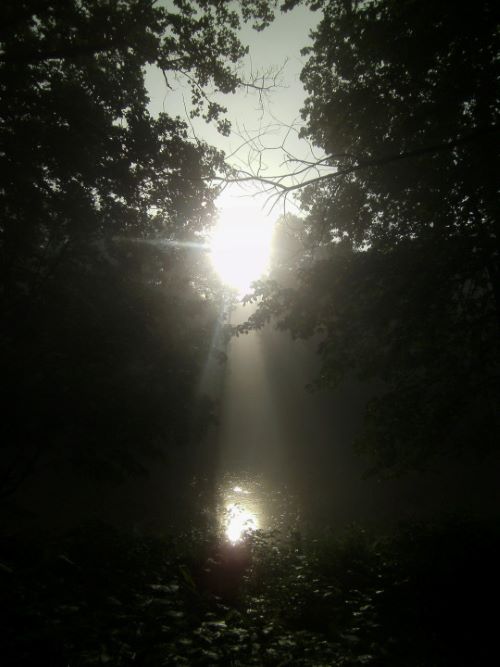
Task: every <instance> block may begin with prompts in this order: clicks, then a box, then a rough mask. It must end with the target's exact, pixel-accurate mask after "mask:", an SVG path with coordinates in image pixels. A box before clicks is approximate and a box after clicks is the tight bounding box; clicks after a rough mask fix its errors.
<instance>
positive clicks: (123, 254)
mask: <svg viewBox="0 0 500 667" xmlns="http://www.w3.org/2000/svg"><path fill="white" fill-rule="evenodd" d="M272 4H273V3H268V2H242V3H232V4H231V5H228V4H227V3H220V2H216V1H213V2H212V1H208V2H205V1H203V2H201V1H200V2H195V1H193V2H190V1H188V2H184V1H182V2H181V1H178V2H177V1H175V2H173V3H167V4H159V3H157V2H153V1H152V0H120V1H119V2H113V3H109V2H107V1H106V0H68V1H67V2H50V1H49V0H20V1H19V2H18V1H16V2H6V3H2V7H1V9H0V90H1V98H2V103H1V127H0V133H1V144H2V151H1V153H0V163H1V172H2V186H1V190H0V210H1V224H0V257H1V276H0V304H1V311H2V325H1V331H0V348H1V362H0V363H1V370H0V372H1V374H2V398H1V401H2V408H3V412H4V415H5V416H4V418H3V419H2V426H1V431H2V434H1V437H0V440H1V442H2V452H1V454H0V458H1V462H0V465H1V469H2V474H1V476H2V477H3V479H2V480H1V482H0V483H1V484H2V485H3V487H2V491H3V492H4V493H10V492H11V491H12V490H14V489H15V488H16V486H17V484H18V483H19V482H20V480H22V479H23V478H24V476H25V475H26V474H27V473H28V472H29V471H30V470H31V469H32V468H33V466H34V465H35V463H36V462H37V461H38V460H39V458H40V457H42V458H43V457H45V458H47V457H49V456H52V457H53V458H54V455H55V454H57V455H58V456H57V457H55V458H60V457H59V455H64V458H66V459H70V460H73V461H78V462H84V463H85V464H86V465H91V466H93V467H94V468H95V469H97V470H99V471H100V472H101V473H105V472H106V471H107V470H108V471H109V470H114V471H115V472H119V471H120V470H121V471H124V470H125V471H127V470H132V469H137V468H140V460H139V459H137V457H136V453H137V452H141V451H146V450H151V449H156V450H158V449H161V447H162V446H165V445H168V444H170V443H172V442H173V441H176V442H181V441H183V440H186V438H187V437H188V434H189V432H190V431H191V432H192V430H193V429H191V426H190V425H191V422H192V421H193V414H194V412H193V400H194V392H195V388H196V383H197V380H198V376H199V372H200V370H201V368H202V365H203V362H204V361H205V360H206V355H207V354H208V351H209V347H210V342H211V327H212V326H213V325H214V322H215V319H216V316H217V312H216V308H215V306H214V302H213V300H212V299H211V296H212V294H211V290H213V289H215V288H214V287H213V285H210V283H209V272H207V267H206V266H205V264H204V261H205V260H204V256H203V253H202V252H198V253H196V252H195V251H193V250H190V249H186V248H185V247H184V246H183V245H182V244H183V243H184V242H187V243H188V244H189V243H190V242H193V241H197V240H199V236H198V235H199V233H200V232H201V231H203V230H204V229H205V228H206V227H207V226H208V225H210V224H211V221H212V220H213V215H214V207H213V199H214V196H215V194H216V190H215V189H214V188H212V187H210V186H209V182H210V179H211V177H213V176H214V175H215V174H216V173H219V174H220V173H221V172H222V171H223V170H224V166H223V159H222V155H221V154H220V153H219V152H218V151H216V150H215V149H213V148H211V147H209V146H207V145H205V144H204V143H203V142H201V141H194V140H190V139H189V137H188V126H187V124H186V123H185V122H184V121H183V120H181V119H180V118H178V117H175V118H173V117H171V116H170V115H168V112H165V113H161V114H159V116H158V117H152V116H151V114H150V113H149V111H148V102H149V99H148V94H147V90H146V86H145V72H146V69H145V68H146V67H147V66H149V65H151V66H157V67H159V68H160V69H161V70H162V71H163V74H164V76H165V82H166V85H170V79H169V77H170V76H171V75H178V76H182V77H184V78H185V80H186V81H187V82H189V85H190V86H191V90H192V107H191V113H192V114H194V115H199V114H202V115H203V116H204V117H205V118H206V119H207V120H208V121H212V120H213V121H215V122H217V123H218V127H219V130H220V131H221V132H223V133H225V132H227V131H228V125H227V121H225V120H224V118H223V117H222V116H221V113H222V112H223V107H221V106H220V105H219V104H216V103H213V102H212V101H211V100H210V98H209V96H208V95H207V93H206V92H205V91H206V89H207V87H210V89H212V90H215V91H216V92H232V91H234V90H235V89H236V87H237V86H238V85H239V84H240V81H239V78H238V76H237V74H236V73H235V69H234V65H235V63H237V62H238V61H239V60H240V58H241V57H242V56H243V55H244V54H245V53H246V49H245V47H243V46H242V45H241V44H240V42H239V40H238V37H237V29H238V27H239V25H240V21H241V20H242V19H243V20H245V21H246V20H253V21H255V23H256V27H257V28H262V27H263V26H265V25H266V24H267V23H268V22H269V21H270V20H271V19H272V11H271V10H272ZM155 244H156V245H155ZM207 281H208V282H207ZM198 414H201V413H200V412H198ZM50 460H52V459H50Z"/></svg>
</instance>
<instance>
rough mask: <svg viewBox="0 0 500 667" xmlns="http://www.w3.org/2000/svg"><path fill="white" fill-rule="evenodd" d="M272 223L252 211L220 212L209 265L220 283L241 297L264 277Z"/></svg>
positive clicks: (260, 213)
mask: <svg viewBox="0 0 500 667" xmlns="http://www.w3.org/2000/svg"><path fill="white" fill-rule="evenodd" d="M272 234H273V223H272V222H271V220H269V219H268V218H266V217H264V216H263V215H262V212H261V211H260V210H256V209H255V208H250V207H249V208H243V207H238V208H223V209H222V210H221V211H220V214H219V221H218V223H217V224H216V225H215V227H214V229H213V231H212V235H211V239H210V254H211V258H212V263H213V266H214V268H215V270H216V271H217V273H218V275H219V278H220V279H221V281H222V282H223V283H224V284H225V285H227V286H228V287H231V288H232V289H234V290H236V291H237V293H238V295H240V296H242V295H243V294H245V293H248V292H249V291H250V287H251V284H252V282H254V281H255V280H257V279H258V278H260V277H261V276H262V275H263V274H265V273H266V271H267V269H268V266H269V257H270V254H271V241H272Z"/></svg>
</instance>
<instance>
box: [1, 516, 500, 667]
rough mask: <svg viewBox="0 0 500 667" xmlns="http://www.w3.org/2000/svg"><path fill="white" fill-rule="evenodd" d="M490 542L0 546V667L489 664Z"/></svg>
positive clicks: (70, 539)
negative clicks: (0, 611)
mask: <svg viewBox="0 0 500 667" xmlns="http://www.w3.org/2000/svg"><path fill="white" fill-rule="evenodd" d="M499 534H500V531H499V530H498V528H497V527H496V526H492V525H491V524H489V525H485V524H478V523H474V522H465V521H461V522H448V523H447V524H441V525H434V526H429V525H417V524H412V525H408V526H406V527H402V528H401V529H400V530H398V531H397V532H396V533H394V534H392V535H390V536H377V535H373V534H370V533H368V532H366V531H364V530H363V529H361V528H352V529H350V530H348V531H344V532H343V533H342V534H341V535H330V536H324V537H323V538H321V539H312V538H311V539H308V538H305V537H303V536H301V535H300V534H298V533H293V534H291V535H289V536H287V537H284V536H277V535H274V534H269V533H267V534H266V533H263V532H257V533H255V534H253V535H252V536H250V537H249V538H248V539H247V540H246V541H245V542H244V543H241V544H240V545H236V546H230V545H228V544H224V542H222V541H221V540H220V537H219V536H218V535H217V534H216V532H215V531H210V530H206V529H205V530H198V529H193V530H191V531H189V532H185V533H184V534H182V535H177V536H175V537H169V538H167V537H163V538H158V537H155V538H153V537H139V536H134V535H128V534H124V533H121V532H119V531H117V530H115V529H113V528H111V527H110V526H107V525H102V524H87V525H84V526H81V527H79V528H78V529H77V530H75V531H73V532H71V533H68V534H66V535H64V536H63V537H57V538H54V537H52V538H49V537H45V538H41V537H40V536H38V537H37V538H36V539H35V538H31V539H27V538H23V539H21V538H19V537H17V538H12V537H11V538H4V539H2V540H1V554H0V585H1V589H2V598H1V602H2V604H1V608H2V618H1V627H2V633H1V637H2V638H1V647H0V651H1V656H2V657H1V663H2V664H3V665H6V666H10V665H50V666H51V667H59V665H60V666H61V667H68V666H70V667H84V666H87V665H89V666H90V665H111V666H114V665H117V666H122V665H134V666H135V665H140V666H141V667H143V666H144V667H148V666H163V665H175V666H177V665H228V666H231V665H233V666H237V665H241V666H245V665H281V666H284V665H299V666H300V665H315V666H318V667H319V666H327V665H334V666H337V665H338V666H351V665H353V666H354V665H370V666H374V667H393V666H394V667H406V666H408V667H441V666H450V667H451V666H453V667H456V666H461V665H463V666H464V667H465V665H467V667H472V666H480V665H491V664H494V663H495V661H496V660H495V655H496V647H495V644H494V640H495V635H496V617H495V614H494V611H493V610H494V608H495V605H497V604H498V598H497V593H498V575H497V564H498V556H499V553H500V551H499V548H498V547H499V544H500V539H499Z"/></svg>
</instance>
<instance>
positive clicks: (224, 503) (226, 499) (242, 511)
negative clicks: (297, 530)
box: [218, 473, 297, 545]
mask: <svg viewBox="0 0 500 667" xmlns="http://www.w3.org/2000/svg"><path fill="white" fill-rule="evenodd" d="M218 517H219V525H220V526H221V531H222V533H223V534H224V537H225V538H226V539H227V540H228V541H229V542H230V543H231V544H233V545H236V544H238V543H239V542H242V541H243V540H244V539H245V536H246V535H248V534H250V533H252V532H255V531H256V530H265V531H268V530H276V531H280V532H283V531H285V532H288V530H290V529H294V527H296V523H297V514H296V512H293V511H292V499H291V497H290V495H289V494H288V492H287V491H286V489H284V488H278V487H276V486H274V485H272V484H270V483H269V482H266V481H264V480H263V479H262V478H258V477H256V476H252V475H249V474H243V473H239V474H237V475H236V474H232V475H231V474H227V475H226V476H225V477H224V478H223V481H222V483H221V484H220V486H219V508H218Z"/></svg>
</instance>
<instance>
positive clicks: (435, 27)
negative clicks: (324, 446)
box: [240, 0, 500, 472]
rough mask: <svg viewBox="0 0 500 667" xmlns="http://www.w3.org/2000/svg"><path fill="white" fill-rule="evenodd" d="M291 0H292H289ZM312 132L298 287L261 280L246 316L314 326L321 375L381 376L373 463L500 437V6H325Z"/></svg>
mask: <svg viewBox="0 0 500 667" xmlns="http://www.w3.org/2000/svg"><path fill="white" fill-rule="evenodd" d="M293 4H296V3H293V2H292V3H288V5H289V6H290V7H291V6H292V5H293ZM309 4H314V5H315V6H316V7H319V6H321V9H322V18H321V20H320V22H319V24H318V27H317V29H316V30H315V31H314V32H313V35H312V36H313V45H312V46H311V47H309V48H307V49H305V50H304V54H305V55H307V56H308V60H307V62H306V64H305V66H304V68H303V71H302V75H301V78H302V81H303V83H304V86H305V88H306V91H307V93H308V97H307V99H306V102H305V106H304V109H303V112H302V113H303V118H304V120H305V126H304V129H303V131H302V134H303V136H304V137H305V138H307V139H309V140H310V141H312V142H313V143H314V144H315V145H316V146H318V147H320V148H321V149H323V151H324V152H325V153H326V156H327V157H326V158H325V159H324V160H322V164H323V165H324V164H328V165H329V166H330V167H331V173H329V174H327V175H323V176H321V177H318V178H313V179H311V181H312V182H311V183H310V184H309V185H308V186H307V187H305V188H303V189H302V190H301V193H300V202H301V205H302V207H303V209H304V210H305V212H306V217H305V220H304V227H303V230H302V232H301V239H300V240H301V242H302V251H301V252H300V253H299V254H298V256H297V258H296V260H295V268H296V269H297V271H296V283H295V287H294V288H290V287H286V288H283V287H280V285H279V283H278V282H275V283H273V282H271V283H267V284H261V285H260V286H259V289H258V290H257V294H258V295H259V296H261V297H263V301H262V303H261V306H260V310H259V311H258V312H257V313H256V315H255V316H254V317H253V319H252V321H251V322H250V323H249V324H247V325H246V326H243V327H240V331H244V330H246V329H248V326H261V325H262V323H263V322H264V321H266V320H267V319H269V318H270V317H272V316H277V317H278V320H279V326H281V327H283V328H286V329H289V330H290V331H291V332H292V334H293V335H295V336H299V337H310V336H312V335H316V334H317V335H320V336H321V338H322V342H321V344H320V346H319V354H320V356H321V360H322V370H321V375H320V378H319V380H318V384H319V385H322V386H331V385H335V384H337V383H338V382H340V381H341V379H342V378H343V377H345V376H346V375H348V374H352V373H355V374H356V375H357V376H358V377H360V378H362V379H373V380H377V381H380V383H381V386H382V387H383V388H382V389H380V390H379V391H378V392H377V395H376V396H375V397H374V399H373V400H372V401H371V402H370V403H369V405H368V409H367V414H366V419H365V425H364V429H363V432H362V434H361V436H360V446H361V447H362V448H363V449H364V450H366V451H368V452H369V453H370V454H371V456H372V459H373V464H374V466H375V469H377V470H379V471H392V472H394V471H400V470H403V469H408V468H415V467H423V466H425V465H427V464H428V463H429V460H430V459H432V458H433V456H434V455H436V454H439V453H442V452H443V451H449V450H453V451H456V450H457V449H463V448H465V449H468V450H470V449H473V450H481V451H482V450H484V449H485V448H486V449H487V448H488V447H491V446H494V445H496V444H497V442H498V435H499V423H498V399H499V397H500V374H499V370H500V368H499V346H498V341H499V330H498V326H499V322H500V289H499V288H500V284H499V276H500V246H499V238H500V227H499V215H498V214H499V210H498V179H497V174H498V173H500V169H499V157H498V156H499V151H498V148H499V142H498V138H499V114H500V100H499V90H500V87H499V85H498V83H499V78H500V75H499V66H500V64H499V61H498V53H499V51H500V48H499V47H500V44H499V31H498V18H499V17H498V8H497V6H496V3H494V2H490V1H488V0H485V1H484V2H481V3H479V4H475V5H471V4H470V3H469V4H467V3H466V4H462V5H460V6H458V5H456V4H455V3H449V2H430V1H429V2H427V1H425V2H415V1H414V0H403V1H397V2H396V1H393V0H371V1H368V2H357V1H355V0H353V1H350V0H348V1H347V2H343V1H338V2H325V3H322V2H317V3H309Z"/></svg>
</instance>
